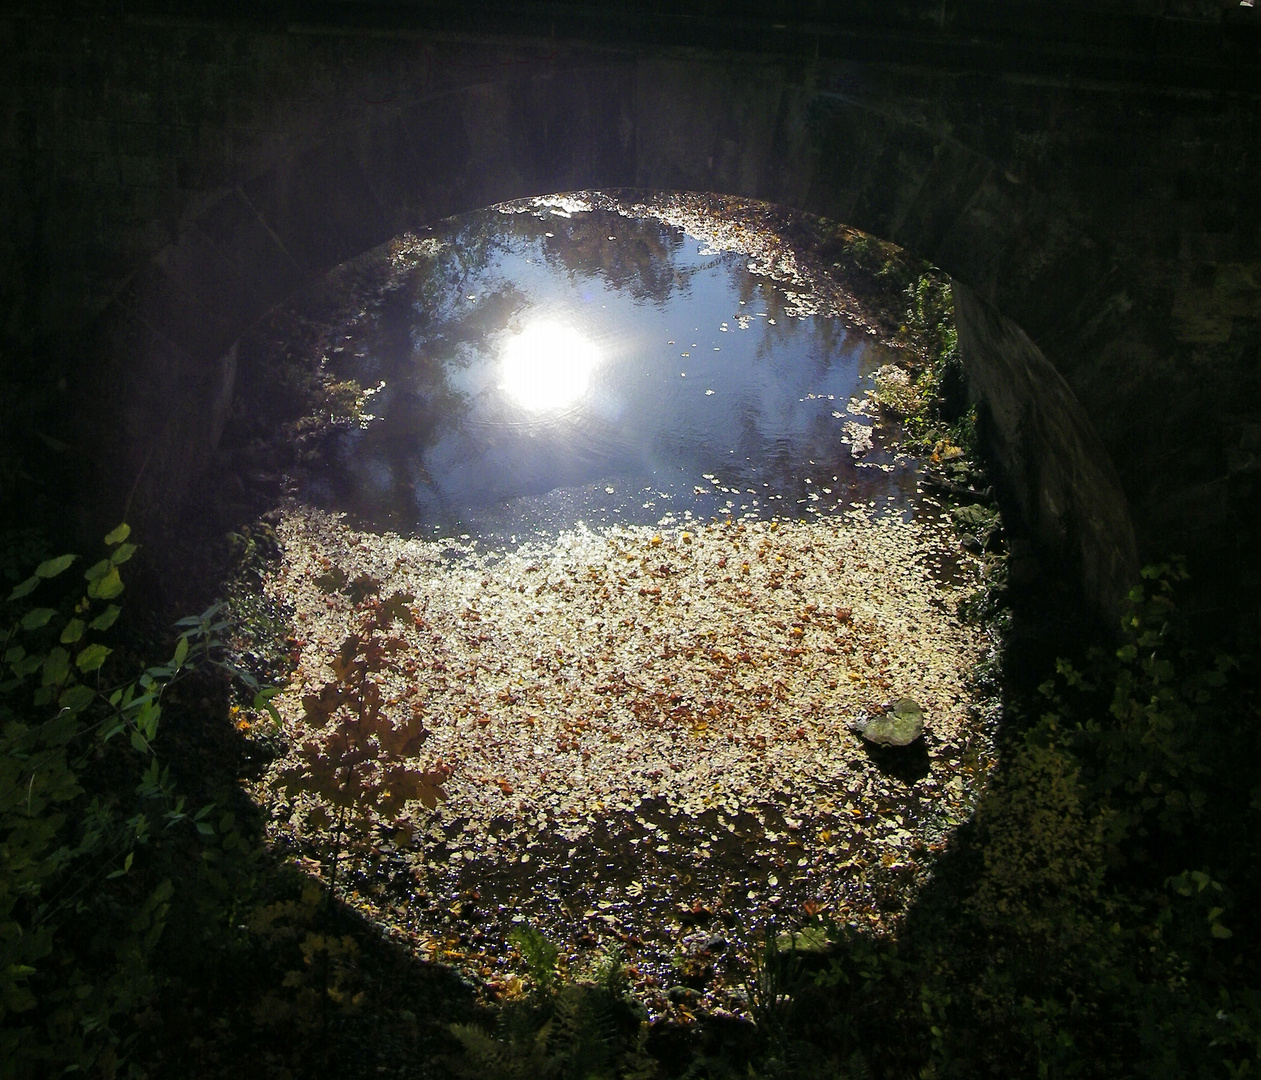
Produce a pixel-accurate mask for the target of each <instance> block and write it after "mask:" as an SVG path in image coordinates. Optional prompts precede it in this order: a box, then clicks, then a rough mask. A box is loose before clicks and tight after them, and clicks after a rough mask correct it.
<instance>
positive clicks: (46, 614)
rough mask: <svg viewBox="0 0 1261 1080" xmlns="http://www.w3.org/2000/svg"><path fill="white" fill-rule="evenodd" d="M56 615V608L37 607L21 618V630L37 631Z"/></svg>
mask: <svg viewBox="0 0 1261 1080" xmlns="http://www.w3.org/2000/svg"><path fill="white" fill-rule="evenodd" d="M56 614H57V609H56V608H50V607H37V608H32V609H31V610H30V611H28V612H27V613H26V614H25V615H23V616H22V629H23V630H38V629H39V628H40V627H41V626H47V625H48V620H49V619H51V618H52V617H53V616H54V615H56Z"/></svg>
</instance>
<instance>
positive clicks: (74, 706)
mask: <svg viewBox="0 0 1261 1080" xmlns="http://www.w3.org/2000/svg"><path fill="white" fill-rule="evenodd" d="M95 697H96V691H95V690H93V689H92V688H91V687H90V686H85V685H84V684H83V683H75V684H74V686H68V687H67V688H66V689H65V690H63V691H62V692H61V697H59V698H58V699H57V704H58V705H60V706H61V707H62V708H63V709H69V710H70V711H71V712H80V711H81V710H83V709H86V708H87V707H88V706H89V705H90V704H91V703H92V699H93V698H95Z"/></svg>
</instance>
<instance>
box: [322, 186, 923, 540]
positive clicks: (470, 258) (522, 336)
mask: <svg viewBox="0 0 1261 1080" xmlns="http://www.w3.org/2000/svg"><path fill="white" fill-rule="evenodd" d="M372 258H374V259H377V260H380V261H382V262H386V261H389V262H390V263H391V269H390V273H389V275H388V280H387V283H386V285H385V287H384V288H383V289H382V290H381V291H380V292H379V293H378V294H377V295H376V296H374V297H372V298H371V299H370V300H369V302H368V303H367V304H366V305H365V306H364V308H363V310H362V311H360V312H359V313H358V316H357V317H356V318H354V319H352V320H351V321H350V322H349V323H348V324H347V325H346V326H344V327H342V328H340V329H339V331H338V333H337V334H336V341H335V343H334V345H333V347H332V351H331V352H330V354H329V360H330V363H331V365H332V367H333V369H334V371H335V373H336V374H337V376H338V377H339V378H343V379H353V380H355V381H356V382H358V383H359V384H360V385H361V386H364V387H367V388H370V389H371V393H370V395H369V397H368V399H367V401H366V403H365V406H364V414H365V415H364V418H363V421H362V423H361V424H360V425H359V426H358V427H352V428H350V429H349V430H345V431H343V432H341V433H340V434H339V435H338V436H337V439H336V443H335V446H334V450H333V454H332V455H331V458H330V465H331V467H330V470H329V471H328V472H327V473H322V474H320V475H318V477H316V478H313V479H311V480H309V481H307V483H306V488H305V490H304V492H303V494H304V496H305V497H306V498H308V499H310V500H311V501H314V502H316V503H318V504H321V505H323V506H325V507H327V508H330V509H338V510H347V511H349V512H350V513H351V515H352V517H353V518H354V519H356V520H358V521H359V522H361V523H363V524H367V525H369V526H372V527H375V528H389V529H392V530H397V531H402V532H415V533H419V534H421V535H426V536H442V535H456V534H463V533H467V534H472V535H480V536H483V537H488V538H492V539H498V540H504V541H513V540H518V539H522V538H525V537H528V536H537V535H540V534H542V535H547V534H551V533H554V532H555V531H557V530H559V529H562V528H567V527H570V526H572V525H574V524H575V523H576V522H579V521H582V522H584V523H586V524H587V525H589V526H592V527H596V526H599V525H600V524H605V523H638V524H643V523H654V522H658V521H661V520H663V519H665V520H667V521H669V520H670V519H671V516H673V518H674V519H675V520H679V521H685V520H688V519H690V518H701V519H704V520H709V519H711V518H714V517H723V516H733V517H742V516H753V517H768V516H773V515H779V516H788V517H809V516H811V515H815V514H822V513H827V512H828V511H830V510H835V509H837V508H842V509H843V508H845V507H847V506H848V505H849V504H850V503H851V502H873V501H874V502H875V503H876V504H877V506H879V507H881V508H897V509H898V510H900V511H903V512H909V509H910V507H911V506H912V500H913V497H914V477H913V474H912V472H911V468H910V465H909V464H908V463H906V462H904V461H897V460H896V459H895V457H894V454H893V452H892V450H891V448H890V447H889V445H888V440H887V437H886V434H885V433H884V432H881V431H876V432H874V435H875V444H874V446H873V447H872V449H871V450H869V451H867V452H866V453H865V454H863V455H862V456H861V457H856V456H855V455H854V453H852V451H851V442H850V441H849V438H850V437H851V436H852V434H853V431H852V425H853V424H854V423H858V424H861V425H864V426H865V425H869V424H870V423H871V421H870V420H869V419H868V418H866V417H863V416H855V415H853V414H851V412H849V411H847V407H848V406H849V403H850V402H851V399H853V398H856V397H857V398H861V397H862V395H863V392H864V390H865V389H867V388H868V387H869V386H870V385H871V383H870V378H869V376H870V373H871V372H872V371H873V370H874V369H875V368H877V367H879V366H880V365H881V364H884V363H889V362H891V361H893V360H896V359H897V352H896V350H893V349H891V348H889V347H887V346H885V345H883V344H881V343H879V342H878V341H876V340H875V339H873V338H872V337H871V336H869V335H868V334H867V333H865V332H863V331H861V330H858V329H851V328H849V327H848V326H847V325H846V324H845V323H844V322H843V321H842V320H841V319H838V318H832V317H828V316H825V315H819V314H801V313H794V304H795V299H794V297H793V296H792V294H791V293H790V292H788V291H786V289H785V288H784V287H783V286H782V285H780V284H778V283H777V282H775V281H773V280H771V279H769V278H767V277H765V276H762V275H759V274H756V273H754V272H752V271H751V270H750V269H749V259H748V257H747V256H745V255H743V254H740V253H737V252H731V251H715V250H713V249H712V248H710V247H709V246H707V244H706V243H705V242H704V241H702V240H697V239H695V238H693V237H691V236H688V235H686V234H685V233H684V232H683V231H682V230H680V229H678V228H676V227H674V226H672V225H669V224H666V223H665V222H663V221H661V220H658V219H655V218H631V217H626V216H623V215H622V214H619V213H616V212H613V211H611V210H605V209H590V210H578V209H573V208H569V207H565V206H563V205H562V206H557V205H551V204H549V203H547V202H544V201H540V202H537V203H534V204H531V205H528V206H522V205H520V204H518V205H516V206H513V207H511V208H499V209H490V210H486V211H481V212H479V213H477V214H473V215H468V216H466V217H464V218H460V219H457V220H456V221H455V222H453V223H450V224H449V226H448V227H446V228H445V230H440V231H438V232H435V233H433V234H431V235H428V236H426V237H425V238H423V239H421V240H418V241H415V242H410V241H409V242H408V243H407V244H402V245H400V244H395V245H394V248H393V251H392V253H391V251H389V250H386V249H382V250H381V251H379V252H377V253H375V254H374V255H373V256H372ZM847 423H848V424H850V425H851V431H850V432H849V434H848V436H847V432H846V424H847ZM882 466H883V468H882Z"/></svg>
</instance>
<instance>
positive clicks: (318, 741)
mask: <svg viewBox="0 0 1261 1080" xmlns="http://www.w3.org/2000/svg"><path fill="white" fill-rule="evenodd" d="M235 353H236V370H235V377H234V392H233V405H232V407H231V408H230V410H229V412H228V415H227V417H226V419H225V423H224V426H223V430H222V436H221V439H220V446H219V448H218V451H217V454H216V459H215V461H214V464H213V465H212V468H211V475H213V476H214V477H215V478H216V480H215V483H214V484H213V485H206V486H204V487H203V489H202V501H203V504H204V505H205V506H206V507H207V509H208V510H209V509H210V508H211V507H212V506H217V512H214V513H213V516H214V517H215V518H217V523H216V524H215V525H214V526H212V529H213V530H214V531H218V532H222V531H223V530H224V525H225V520H226V519H225V518H224V516H223V515H225V514H226V515H228V517H229V518H232V516H233V515H235V519H239V520H235V523H234V524H233V525H232V529H233V536H234V537H235V539H234V541H233V545H234V547H235V550H236V553H237V555H238V556H239V557H240V558H241V559H242V561H243V566H245V567H248V570H246V571H242V572H239V573H238V580H237V581H236V583H235V590H234V598H233V601H232V603H231V604H230V606H229V609H228V616H229V617H231V618H237V619H239V621H240V624H241V627H242V635H243V636H242V640H241V642H240V643H239V644H238V646H237V655H238V661H239V662H240V663H241V664H242V665H243V666H250V665H251V664H252V665H253V671H252V674H253V675H254V676H255V677H256V678H257V679H259V680H260V681H262V682H265V683H268V684H271V685H276V686H283V687H284V690H283V692H282V693H280V694H279V695H277V696H276V697H274V698H272V699H271V700H270V702H269V703H268V709H266V710H264V709H260V708H257V707H255V708H250V705H249V695H245V696H243V697H242V698H241V700H240V702H239V706H240V711H238V712H237V713H236V714H235V716H236V720H235V726H236V728H237V730H238V731H239V732H240V733H241V736H242V738H243V739H244V740H246V741H247V742H248V743H249V745H250V746H251V748H252V749H253V752H254V753H255V754H256V755H257V756H258V758H259V760H260V762H261V761H262V760H265V759H268V758H270V759H271V760H270V761H269V762H268V764H267V766H266V767H265V768H264V769H262V771H261V772H259V773H258V774H257V775H256V776H255V777H254V778H253V781H252V782H251V784H250V786H249V790H250V793H251V798H252V799H253V800H254V801H255V802H256V804H257V805H258V807H259V810H260V811H261V813H262V815H263V818H264V820H266V821H267V822H268V824H267V835H268V837H269V842H270V843H271V844H272V845H274V846H275V848H276V849H277V850H279V851H284V852H287V853H288V854H289V855H290V856H291V857H294V858H302V859H309V860H312V861H313V862H314V863H315V864H318V865H321V866H323V867H325V868H326V872H327V873H331V866H332V864H333V862H334V861H336V862H339V863H340V865H341V871H340V881H341V884H340V886H339V891H338V897H339V900H340V901H341V902H344V903H349V904H351V906H354V907H357V908H359V909H360V910H362V911H363V912H364V913H365V915H366V917H368V918H369V919H371V920H373V921H375V922H376V923H378V924H379V925H381V926H382V927H384V928H387V929H388V932H389V933H391V934H393V935H394V936H395V937H396V938H397V939H398V940H399V941H407V942H410V943H411V945H412V947H413V948H414V949H415V950H416V952H417V953H418V955H420V956H422V957H428V958H432V959H439V958H443V957H445V959H446V960H447V962H452V963H456V962H458V963H459V964H460V965H461V966H462V967H463V968H464V969H465V970H468V971H470V972H472V973H474V974H480V975H481V976H482V977H485V976H486V975H487V973H490V976H491V977H492V982H493V983H494V984H495V985H499V986H501V987H502V986H503V985H506V983H505V981H504V980H506V979H510V978H512V977H514V976H513V973H512V972H511V971H510V970H507V969H504V968H503V958H504V956H505V955H506V954H507V952H508V951H509V949H510V937H511V935H512V934H513V933H514V932H515V931H519V930H520V929H521V926H522V925H523V924H525V925H528V926H529V927H532V928H534V929H535V930H537V931H539V932H542V933H544V934H546V935H547V936H548V938H549V939H551V940H552V941H553V942H555V943H556V944H558V945H560V946H561V947H562V949H563V950H564V952H565V954H566V955H567V956H568V957H569V962H570V963H571V964H572V965H573V966H574V967H575V969H577V968H581V967H583V966H591V965H594V964H595V963H596V960H597V957H598V953H599V950H600V949H608V948H619V949H621V950H622V951H623V952H624V953H625V957H626V962H627V963H628V964H629V965H630V966H631V967H632V968H633V970H634V973H635V974H634V977H633V979H632V980H631V982H632V984H633V986H634V988H635V992H636V993H637V994H638V995H639V997H640V1000H641V1001H642V1002H644V1003H645V1005H646V1007H648V1008H649V1009H650V1012H651V1013H652V1015H653V1016H654V1017H656V1018H658V1019H660V1018H663V1017H666V1016H668V1015H670V1014H671V1013H672V1011H677V1007H678V1006H680V1004H682V1005H683V1006H685V1007H686V1006H691V1007H698V1006H699V1005H700V1004H701V1003H702V1002H704V1003H706V1007H707V1008H710V1009H721V1010H727V1011H732V1010H735V1012H736V1013H740V1012H741V1011H742V1010H744V1011H747V1001H744V998H743V997H742V995H743V994H744V993H745V991H744V989H743V979H744V976H745V973H746V971H747V965H748V957H749V955H750V950H752V949H755V948H756V947H757V946H756V943H757V941H759V940H760V939H761V938H762V937H764V936H765V934H766V933H767V927H768V926H771V925H773V924H774V923H775V921H776V920H780V921H785V920H786V921H787V922H788V923H800V922H801V920H802V919H803V918H807V919H808V916H806V915H804V914H803V913H811V914H812V915H817V916H822V915H823V914H824V913H826V917H828V918H830V919H833V920H835V921H836V923H837V924H839V925H844V926H846V927H848V928H850V929H851V930H853V931H857V930H858V929H859V928H862V929H863V930H864V931H873V932H880V933H886V934H887V933H890V932H891V931H892V930H893V928H894V927H895V926H896V925H897V923H898V921H899V920H900V918H901V917H902V914H903V913H904V912H905V911H906V910H907V909H908V908H910V907H911V906H912V905H913V903H914V899H915V896H916V894H917V892H918V891H919V889H920V888H922V886H923V885H924V883H925V882H926V881H928V880H929V879H930V878H931V875H932V872H933V865H934V863H935V861H936V859H937V855H938V853H940V852H942V851H944V850H945V849H946V848H947V847H948V846H949V844H950V842H951V838H952V835H953V832H954V830H955V829H956V828H957V827H958V826H959V825H960V824H961V823H963V822H964V821H966V820H967V819H968V818H969V817H970V816H971V815H972V813H973V811H974V808H975V806H976V804H977V802H978V801H979V799H980V798H981V796H982V793H983V792H984V790H985V787H986V783H987V778H988V775H989V772H990V770H991V768H992V766H993V764H994V761H995V757H996V752H997V749H996V743H995V737H996V732H997V724H998V716H999V711H1000V703H999V699H998V693H997V689H996V686H995V685H994V684H993V683H992V680H991V682H990V683H986V681H985V680H984V679H978V678H977V676H976V672H977V670H989V669H995V670H996V669H997V665H998V664H999V658H998V655H999V651H1000V649H1001V641H1000V640H999V633H998V620H997V618H996V616H995V615H994V614H993V613H990V614H988V615H987V616H985V617H981V615H980V614H979V612H980V611H981V610H982V609H984V608H985V607H986V605H987V604H989V605H994V606H999V605H1001V603H1002V601H1001V600H1000V599H999V597H1000V595H1002V594H1003V592H1004V590H1005V588H1006V583H1007V580H1008V565H1009V555H1008V551H1007V544H1006V541H1005V539H1004V534H1003V530H1002V527H1001V522H1000V518H999V512H998V505H997V501H996V498H995V496H994V491H993V487H992V485H991V484H990V483H989V482H988V480H987V477H986V472H985V468H984V465H983V464H982V462H981V450H980V446H979V442H978V439H977V434H976V431H975V410H974V409H972V408H971V407H970V406H969V403H968V401H967V397H966V388H965V387H964V386H963V385H962V375H961V371H960V365H959V360H958V355H957V346H956V333H955V329H954V325H953V319H952V311H951V305H950V291H949V281H948V279H947V278H946V277H945V276H944V275H943V274H941V273H940V271H936V270H935V269H934V268H932V267H930V266H929V265H928V264H926V263H922V262H921V261H920V260H917V259H914V258H913V257H912V256H910V255H908V254H907V253H905V252H903V251H902V250H901V249H899V248H897V247H896V246H894V245H891V244H887V243H885V242H882V241H879V240H878V239H876V238H873V237H870V236H867V235H866V234H863V233H860V232H857V231H856V230H853V229H850V228H848V227H846V226H843V225H837V224H835V223H828V222H825V221H821V220H819V219H815V218H811V217H808V216H805V215H801V214H798V213H793V212H790V211H787V210H785V209H783V208H780V207H774V206H770V205H767V204H760V203H751V202H748V201H743V200H735V199H730V198H724V197H720V196H711V195H696V194H687V193H676V194H653V193H643V192H635V193H630V192H624V193H619V194H617V195H612V194H607V193H592V192H577V193H568V194H564V195H556V196H547V197H542V198H536V199H530V200H523V201H518V202H515V203H510V204H500V205H497V206H494V207H490V208H488V209H486V210H482V211H478V212H474V213H472V214H468V215H463V216H461V217H460V218H457V219H452V220H450V221H447V222H442V223H439V224H437V225H435V226H433V227H431V228H429V229H426V230H423V231H421V232H418V233H407V234H404V235H401V236H399V237H395V238H394V239H393V240H391V241H390V242H388V243H387V244H386V245H383V246H382V247H380V248H377V249H374V250H373V251H372V252H369V253H365V254H364V255H363V256H360V257H359V258H357V259H355V260H352V261H351V262H349V263H347V264H343V265H342V266H340V267H338V268H337V269H336V270H334V271H333V272H332V273H331V274H330V275H329V276H328V277H327V278H326V279H324V280H323V281H321V282H319V283H318V284H317V285H315V286H314V287H312V288H311V289H308V290H306V291H305V292H304V294H303V295H301V296H299V297H297V298H295V299H293V300H291V301H290V302H289V303H287V304H286V305H284V307H283V308H282V309H281V310H279V311H277V312H274V313H273V314H272V315H271V316H269V317H268V318H267V319H265V320H264V321H263V323H262V324H261V325H260V326H258V327H257V328H256V329H255V330H253V331H252V332H251V333H250V334H249V335H248V336H247V337H246V338H245V339H243V340H242V341H241V342H240V343H239V344H238V345H237V346H236V347H235ZM263 551H268V552H270V557H269V558H263V557H262V552H263ZM1020 573H1027V570H1026V569H1025V568H1023V567H1021V566H1019V565H1018V566H1017V574H1020ZM255 576H258V578H259V580H258V581H257V583H255V582H254V577H255ZM1026 584H1028V583H1027V582H1026ZM265 658H271V664H270V665H269V664H268V663H266V662H264V659H265ZM356 680H358V681H356ZM365 695H368V696H369V697H371V699H372V705H371V709H370V711H371V720H369V719H368V718H367V717H366V716H365V709H366V708H367V706H366V705H365ZM270 710H276V711H277V715H278V718H279V719H277V718H276V717H275V716H272V715H269V712H270ZM400 770H401V771H400ZM404 775H405V776H406V779H404ZM389 776H394V780H393V781H390V780H389V779H387V778H388V777H389ZM391 782H393V783H395V784H412V785H417V786H416V787H415V789H414V790H413V791H412V797H411V798H408V799H401V798H398V797H396V796H395V794H394V793H393V789H392V788H391V787H390V784H391ZM352 790H353V791H356V792H362V793H363V794H361V795H360V796H357V797H356V800H354V801H353V802H352V803H351V804H347V803H346V802H345V800H346V799H347V798H348V797H349V792H350V791H352ZM416 792H420V793H421V795H422V797H423V796H425V795H428V803H429V804H430V805H426V804H425V802H424V799H423V798H422V801H421V802H420V803H418V802H417V799H416ZM344 805H349V810H350V823H349V824H347V823H346V822H345V820H344V819H342V818H340V817H339V813H338V810H339V807H341V806H344ZM352 896H353V897H354V900H353V902H352V901H351V900H350V898H351V897H352ZM452 897H463V898H465V899H464V900H463V901H461V908H460V917H459V918H458V919H457V920H456V921H455V922H454V923H453V922H452V921H451V918H450V911H451V898H452ZM689 913H693V914H692V915H689ZM695 913H706V914H704V915H703V916H702V915H697V914H695ZM698 920H699V921H698ZM702 923H703V925H702ZM444 943H445V944H444ZM742 1002H743V1004H741V1003H742Z"/></svg>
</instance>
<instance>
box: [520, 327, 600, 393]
mask: <svg viewBox="0 0 1261 1080" xmlns="http://www.w3.org/2000/svg"><path fill="white" fill-rule="evenodd" d="M599 359H600V354H599V353H598V352H597V351H596V347H595V346H594V345H592V344H591V342H589V341H588V340H587V339H586V338H585V337H583V336H582V335H581V334H580V333H579V332H578V331H577V330H575V329H574V328H573V327H571V326H562V325H560V324H559V323H554V322H536V323H531V324H530V325H529V326H527V327H526V328H525V329H524V330H522V331H521V333H519V334H516V335H514V336H513V337H511V338H509V339H508V343H507V345H505V346H504V351H503V361H502V362H503V383H502V387H503V389H504V390H505V391H507V393H508V395H509V396H510V397H511V398H512V399H513V400H514V401H516V402H517V404H519V405H521V406H522V407H524V408H526V409H529V410H531V411H532V412H544V411H548V410H553V409H563V408H565V407H567V406H569V405H572V404H573V403H574V402H576V401H577V400H578V399H579V398H581V397H582V395H583V394H585V393H586V392H587V384H588V382H590V379H591V372H592V371H593V370H594V368H595V366H596V364H597V363H598V362H599Z"/></svg>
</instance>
